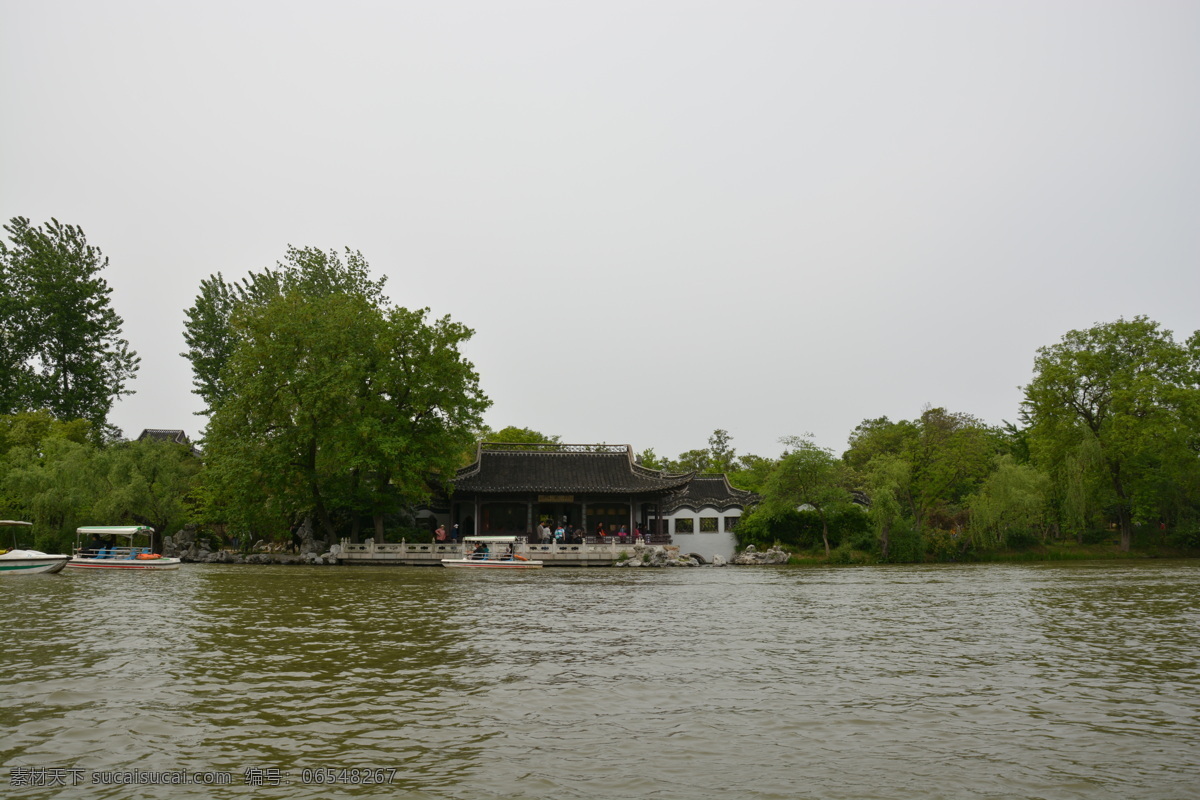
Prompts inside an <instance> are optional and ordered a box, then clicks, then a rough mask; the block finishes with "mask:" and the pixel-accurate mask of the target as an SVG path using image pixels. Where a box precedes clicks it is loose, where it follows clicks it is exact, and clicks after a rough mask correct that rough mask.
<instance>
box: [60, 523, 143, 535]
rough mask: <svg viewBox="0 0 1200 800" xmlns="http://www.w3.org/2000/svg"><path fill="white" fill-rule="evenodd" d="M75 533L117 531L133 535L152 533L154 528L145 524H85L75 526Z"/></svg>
mask: <svg viewBox="0 0 1200 800" xmlns="http://www.w3.org/2000/svg"><path fill="white" fill-rule="evenodd" d="M75 532H76V533H101V534H107V533H117V534H122V535H124V536H133V535H134V534H135V533H154V528H150V527H147V526H145V525H85V526H84V527H82V528H76V529H75Z"/></svg>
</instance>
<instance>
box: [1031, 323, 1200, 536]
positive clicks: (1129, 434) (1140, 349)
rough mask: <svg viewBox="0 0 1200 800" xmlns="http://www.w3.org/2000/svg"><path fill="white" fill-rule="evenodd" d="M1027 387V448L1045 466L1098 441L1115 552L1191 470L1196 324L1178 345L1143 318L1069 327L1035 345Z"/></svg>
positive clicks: (1198, 389)
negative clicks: (1054, 340) (1117, 538)
mask: <svg viewBox="0 0 1200 800" xmlns="http://www.w3.org/2000/svg"><path fill="white" fill-rule="evenodd" d="M1024 392H1025V399H1024V402H1023V403H1022V413H1023V415H1024V416H1025V418H1026V420H1027V421H1028V422H1029V428H1030V430H1029V435H1030V440H1031V449H1032V450H1033V452H1034V454H1035V458H1037V459H1038V460H1039V461H1040V462H1041V463H1042V464H1043V465H1045V466H1046V467H1048V468H1049V469H1050V470H1051V471H1052V472H1054V473H1056V474H1062V472H1063V469H1064V466H1065V465H1066V464H1067V462H1068V459H1069V458H1070V457H1072V456H1073V455H1077V454H1079V453H1080V452H1081V446H1082V445H1084V443H1086V442H1094V443H1095V445H1097V447H1098V456H1099V458H1098V464H1099V469H1100V470H1101V471H1102V474H1103V475H1104V478H1105V482H1106V483H1107V489H1108V497H1107V503H1106V505H1107V506H1108V507H1109V508H1110V509H1111V511H1112V514H1113V516H1114V517H1115V518H1116V522H1117V525H1118V527H1119V529H1120V535H1121V549H1122V550H1128V549H1129V547H1130V543H1131V541H1132V538H1133V522H1134V519H1135V518H1141V519H1148V520H1149V519H1154V518H1156V517H1157V516H1158V514H1159V513H1161V509H1162V508H1163V506H1164V504H1165V503H1167V502H1170V499H1169V498H1168V496H1167V494H1168V493H1170V492H1172V490H1173V487H1175V486H1179V485H1181V484H1182V483H1183V482H1182V481H1181V480H1180V478H1181V477H1182V476H1184V475H1195V467H1196V452H1197V449H1198V445H1200V438H1198V437H1200V433H1198V432H1200V332H1197V333H1195V334H1193V335H1192V336H1191V338H1190V339H1189V340H1188V341H1187V343H1186V344H1178V343H1176V342H1175V339H1174V337H1173V335H1172V334H1171V332H1170V331H1167V330H1164V329H1162V328H1160V327H1159V324H1158V323H1157V322H1153V321H1151V320H1149V319H1147V318H1146V317H1144V316H1139V317H1134V318H1133V319H1132V320H1125V319H1119V320H1117V321H1116V322H1110V323H1104V324H1099V325H1096V326H1094V327H1092V328H1089V329H1087V330H1082V331H1080V330H1073V331H1069V332H1068V333H1067V334H1066V335H1065V336H1063V338H1062V341H1061V342H1059V343H1058V344H1054V345H1050V346H1048V347H1043V348H1040V349H1039V350H1038V355H1037V358H1036V359H1035V360H1034V378H1033V380H1032V381H1031V382H1030V383H1029V384H1028V385H1027V386H1025V387H1024ZM1084 452H1086V451H1084ZM1081 464H1082V462H1077V464H1076V467H1078V466H1080V465H1081ZM1192 494H1193V496H1194V491H1193V492H1192Z"/></svg>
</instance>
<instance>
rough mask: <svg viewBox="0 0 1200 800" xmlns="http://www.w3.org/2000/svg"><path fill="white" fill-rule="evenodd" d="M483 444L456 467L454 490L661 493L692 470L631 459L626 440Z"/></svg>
mask: <svg viewBox="0 0 1200 800" xmlns="http://www.w3.org/2000/svg"><path fill="white" fill-rule="evenodd" d="M517 447H518V446H517V445H505V444H490V443H487V444H482V445H480V449H479V455H478V457H477V458H476V461H475V463H474V464H472V465H471V466H469V467H464V468H463V469H460V470H459V471H458V474H457V476H456V477H455V480H454V488H455V491H456V492H488V493H514V494H519V493H527V492H537V493H539V494H630V495H633V494H637V495H655V494H658V495H661V494H666V493H668V492H671V491H675V490H678V489H681V488H683V487H684V486H685V485H686V484H687V482H688V481H689V480H691V479H692V475H693V474H694V473H686V474H682V475H673V474H664V473H662V472H659V471H658V470H653V469H648V468H646V467H643V466H641V465H640V464H636V463H634V460H633V448H632V447H630V446H629V445H545V446H541V445H536V446H530V445H524V446H522V447H526V448H530V449H516V448H517Z"/></svg>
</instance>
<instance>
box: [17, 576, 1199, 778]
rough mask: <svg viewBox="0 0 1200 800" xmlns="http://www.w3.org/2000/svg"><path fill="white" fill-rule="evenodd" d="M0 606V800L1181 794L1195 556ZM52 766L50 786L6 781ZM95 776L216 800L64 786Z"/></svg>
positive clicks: (434, 581) (158, 582) (58, 584)
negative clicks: (199, 781) (132, 773)
mask: <svg viewBox="0 0 1200 800" xmlns="http://www.w3.org/2000/svg"><path fill="white" fill-rule="evenodd" d="M0 593H2V596H3V598H4V609H5V612H6V617H7V620H6V624H5V631H4V634H3V638H2V639H0V676H3V682H4V685H3V691H2V693H0V733H2V735H3V739H2V741H0V766H2V770H3V772H2V774H0V796H3V797H14V798H49V797H55V798H57V797H68V798H70V797H89V798H141V797H146V798H157V797H172V798H173V797H197V798H199V797H217V798H220V797H238V798H242V797H246V798H248V797H256V798H258V797H262V798H267V797H281V798H283V797H286V798H325V797H428V798H464V799H466V798H489V797H492V798H515V797H532V798H664V799H666V798H688V799H691V798H718V797H719V798H922V799H924V798H967V797H980V798H1009V797H1014V798H1110V797H1111V798H1186V797H1195V796H1197V795H1200V683H1198V679H1200V669H1198V664H1197V662H1198V657H1200V565H1197V564H1195V563H1185V562H1155V563H1138V564H1118V565H1113V564H1088V565H1069V566H1060V565H1035V566H1007V565H1003V566H1001V565H968V566H938V567H875V568H863V569H791V568H740V569H735V568H727V569H712V568H702V569H691V570H686V569H680V570H655V571H649V570H647V571H634V570H616V569H595V570H568V569H557V570H554V569H546V570H541V571H539V572H527V573H523V574H517V573H479V572H469V573H465V574H464V573H462V572H458V571H451V570H441V569H432V568H424V569H421V568H390V569H389V568H333V567H326V568H307V567H266V566H218V565H184V568H183V569H181V570H179V571H178V572H173V573H158V574H145V573H143V574H129V573H117V574H95V573H88V574H82V575H80V574H70V573H68V574H60V575H31V576H19V577H6V578H5V579H4V580H2V581H0ZM56 768H58V769H64V770H70V769H74V770H77V772H75V773H66V774H65V776H64V778H63V783H66V784H69V783H70V779H71V778H72V776H73V777H74V779H75V780H78V781H80V785H78V786H75V787H71V786H69V785H67V786H65V787H64V786H54V787H39V786H24V785H20V783H22V782H32V781H37V780H51V779H53V773H47V772H42V773H38V772H37V770H53V769H56ZM323 768H328V769H331V770H341V769H343V768H347V769H351V768H360V769H364V768H376V769H381V770H382V769H386V770H390V771H391V770H394V773H391V772H389V777H390V779H391V781H392V782H391V784H390V785H388V786H370V785H367V786H355V785H352V784H350V783H341V784H338V785H328V784H325V785H321V784H316V783H313V782H311V781H314V780H316V779H318V777H319V776H327V775H329V773H322V772H320V770H322V769H323ZM124 770H142V771H145V772H156V771H179V770H184V771H191V772H193V773H199V772H212V771H217V772H225V773H229V774H230V775H231V776H233V783H232V784H230V785H228V786H186V785H178V786H153V785H133V786H126V785H108V786H105V785H93V784H92V783H91V782H92V781H93V780H95V779H96V776H98V775H101V774H103V773H105V772H110V771H124ZM247 770H266V772H249V773H248V772H247ZM272 770H274V771H272ZM48 775H49V777H48ZM14 776H18V777H17V779H16V780H14ZM31 776H32V777H31ZM264 777H265V781H264V780H263V779H264ZM340 777H341V779H342V780H344V781H350V780H355V779H356V778H355V777H354V775H353V773H346V774H344V775H341V776H340ZM247 778H249V779H250V783H247ZM279 779H286V780H288V781H290V785H287V786H274V785H271V784H272V783H274V782H275V781H277V780H279ZM357 779H358V780H361V779H362V776H361V775H360V776H359V777H358V778H357ZM306 781H309V782H307V783H306ZM258 783H264V784H265V785H256V784H258Z"/></svg>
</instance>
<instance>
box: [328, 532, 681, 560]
mask: <svg viewBox="0 0 1200 800" xmlns="http://www.w3.org/2000/svg"><path fill="white" fill-rule="evenodd" d="M665 547H666V549H668V550H672V549H674V550H677V549H678V548H677V547H675V546H673V545H665ZM517 552H518V553H520V554H522V555H525V556H528V557H529V558H532V559H536V560H538V561H541V562H543V563H544V564H545V565H546V566H547V567H611V566H612V565H613V564H615V563H617V561H618V559H620V558H621V554H622V553H625V554H626V555H627V556H628V555H631V554H632V553H633V543H632V542H626V543H625V544H620V543H619V542H604V543H596V544H592V543H585V544H522V545H520V546H519V547H518V548H517ZM462 557H463V546H462V545H461V544H451V543H445V544H433V543H429V542H425V543H422V544H417V543H411V542H403V541H401V542H384V543H380V544H376V543H375V542H374V541H373V540H371V539H368V540H367V541H366V543H364V544H352V543H351V542H350V540H349V539H343V540H342V549H341V552H340V553H339V554H338V563H340V564H361V565H364V566H405V567H420V566H428V567H439V566H441V564H442V559H443V558H462Z"/></svg>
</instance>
